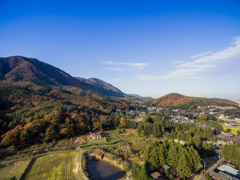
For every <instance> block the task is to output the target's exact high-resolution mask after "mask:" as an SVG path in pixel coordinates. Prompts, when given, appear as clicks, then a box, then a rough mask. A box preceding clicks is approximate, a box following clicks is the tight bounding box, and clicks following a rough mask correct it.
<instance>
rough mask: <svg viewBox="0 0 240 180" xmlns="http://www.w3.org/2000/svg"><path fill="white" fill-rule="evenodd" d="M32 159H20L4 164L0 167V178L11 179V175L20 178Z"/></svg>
mask: <svg viewBox="0 0 240 180" xmlns="http://www.w3.org/2000/svg"><path fill="white" fill-rule="evenodd" d="M29 162H30V160H28V161H18V162H15V163H11V164H9V165H4V166H1V167H0V179H1V180H9V179H10V178H11V177H16V178H17V179H19V178H20V176H21V175H22V173H23V172H24V170H25V168H26V167H27V166H28V164H29Z"/></svg>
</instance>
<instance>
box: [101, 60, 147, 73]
mask: <svg viewBox="0 0 240 180" xmlns="http://www.w3.org/2000/svg"><path fill="white" fill-rule="evenodd" d="M101 63H103V64H110V65H114V66H122V67H125V68H103V69H107V70H115V71H124V70H143V69H145V68H146V67H147V66H148V63H123V62H120V63H118V62H113V61H102V62H101Z"/></svg>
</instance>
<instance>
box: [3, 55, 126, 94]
mask: <svg viewBox="0 0 240 180" xmlns="http://www.w3.org/2000/svg"><path fill="white" fill-rule="evenodd" d="M83 79H84V80H83ZM0 80H2V81H6V82H17V81H31V82H34V83H37V84H48V85H56V86H61V85H71V86H76V87H79V88H82V89H84V90H91V91H94V92H98V93H101V94H103V95H109V96H117V97H123V96H124V95H125V93H123V92H122V91H120V90H119V89H117V88H116V87H114V86H112V85H111V84H109V83H107V82H104V81H102V80H100V79H97V78H90V79H88V80H87V79H85V78H75V77H72V76H71V75H70V74H68V73H66V72H65V71H63V70H61V69H59V68H57V67H55V66H53V65H50V64H47V63H45V62H42V61H39V60H38V59H36V58H27V57H23V56H10V57H0Z"/></svg>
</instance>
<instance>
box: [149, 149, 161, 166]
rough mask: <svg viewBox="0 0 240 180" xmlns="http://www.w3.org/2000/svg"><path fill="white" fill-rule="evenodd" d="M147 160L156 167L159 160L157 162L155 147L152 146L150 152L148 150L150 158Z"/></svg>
mask: <svg viewBox="0 0 240 180" xmlns="http://www.w3.org/2000/svg"><path fill="white" fill-rule="evenodd" d="M148 162H149V163H150V164H151V166H153V167H154V168H158V167H159V164H160V162H159V158H158V152H157V148H153V149H152V150H151V152H150V159H149V160H148Z"/></svg>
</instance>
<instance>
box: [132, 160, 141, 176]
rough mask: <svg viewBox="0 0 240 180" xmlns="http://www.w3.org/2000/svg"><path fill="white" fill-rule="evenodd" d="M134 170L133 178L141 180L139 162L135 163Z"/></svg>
mask: <svg viewBox="0 0 240 180" xmlns="http://www.w3.org/2000/svg"><path fill="white" fill-rule="evenodd" d="M132 168H133V169H132V173H131V176H132V177H133V179H135V180H140V178H139V174H140V168H139V164H138V163H137V162H135V161H133V164H132Z"/></svg>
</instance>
